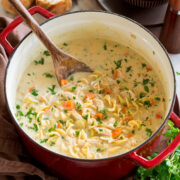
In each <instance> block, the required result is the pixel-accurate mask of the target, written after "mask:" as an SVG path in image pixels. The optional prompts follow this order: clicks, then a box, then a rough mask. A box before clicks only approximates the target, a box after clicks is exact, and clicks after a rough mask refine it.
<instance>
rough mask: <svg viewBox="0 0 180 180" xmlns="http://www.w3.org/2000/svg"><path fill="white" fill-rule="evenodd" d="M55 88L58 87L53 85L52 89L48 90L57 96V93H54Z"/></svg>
mask: <svg viewBox="0 0 180 180" xmlns="http://www.w3.org/2000/svg"><path fill="white" fill-rule="evenodd" d="M55 87H56V85H52V87H51V88H50V87H48V89H49V90H50V91H51V94H53V95H54V94H56V92H55V91H54V90H55Z"/></svg>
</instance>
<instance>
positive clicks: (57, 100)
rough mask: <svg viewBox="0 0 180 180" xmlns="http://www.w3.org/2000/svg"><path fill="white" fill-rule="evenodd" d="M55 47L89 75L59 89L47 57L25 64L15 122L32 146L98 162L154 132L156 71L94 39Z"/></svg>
mask: <svg viewBox="0 0 180 180" xmlns="http://www.w3.org/2000/svg"><path fill="white" fill-rule="evenodd" d="M59 47H60V48H62V49H63V50H64V51H65V52H67V53H69V54H72V55H73V56H75V57H76V58H78V59H79V60H81V61H83V62H85V63H86V64H88V65H89V66H90V67H91V68H92V69H93V70H94V72H93V73H77V74H73V75H72V76H70V77H69V78H68V79H67V80H63V81H61V82H60V83H61V87H60V86H59V85H58V82H57V80H56V77H55V73H54V67H53V63H52V60H51V56H50V54H49V52H48V51H46V50H45V51H41V52H40V53H39V54H38V55H37V57H36V59H30V61H31V63H30V65H29V67H28V68H27V69H26V71H25V72H24V75H23V76H22V78H21V81H20V83H19V87H18V91H17V92H18V93H17V98H16V109H17V112H16V117H17V120H18V123H19V124H20V126H22V129H23V130H24V131H25V132H26V133H27V134H28V135H29V136H30V137H31V138H32V139H34V140H35V141H36V142H37V143H39V144H41V145H42V146H44V147H46V148H48V149H50V150H52V151H54V152H57V153H60V154H64V155H67V156H71V157H75V158H87V159H98V158H104V157H111V156H114V155H118V154H121V153H124V152H127V151H129V150H131V149H133V148H135V147H136V146H138V145H140V144H141V143H143V142H144V141H145V140H146V139H147V138H149V137H150V136H151V135H152V134H153V133H154V132H155V131H156V130H157V129H158V128H159V127H160V125H161V124H162V122H163V119H164V115H165V110H166V104H165V101H166V99H165V92H164V87H163V85H162V83H161V81H160V79H159V75H158V73H157V72H158V71H157V69H154V67H152V66H151V65H150V64H149V63H148V62H147V61H146V60H145V59H144V58H143V57H142V56H141V55H140V54H138V53H136V52H135V51H133V50H132V49H131V48H129V47H125V46H123V45H121V44H118V43H117V42H112V41H108V40H104V39H98V38H91V39H84V38H83V39H81V38H80V39H76V40H72V41H68V42H63V43H62V44H60V45H59ZM156 68H157V67H156Z"/></svg>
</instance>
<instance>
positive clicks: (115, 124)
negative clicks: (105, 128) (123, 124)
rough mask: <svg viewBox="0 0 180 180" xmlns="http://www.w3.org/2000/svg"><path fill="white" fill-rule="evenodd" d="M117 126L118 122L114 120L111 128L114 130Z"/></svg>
mask: <svg viewBox="0 0 180 180" xmlns="http://www.w3.org/2000/svg"><path fill="white" fill-rule="evenodd" d="M117 125H118V120H116V121H115V122H114V124H113V126H114V127H115V128H116V127H117Z"/></svg>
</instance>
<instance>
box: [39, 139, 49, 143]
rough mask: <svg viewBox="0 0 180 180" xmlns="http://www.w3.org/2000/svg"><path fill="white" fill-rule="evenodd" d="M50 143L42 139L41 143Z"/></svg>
mask: <svg viewBox="0 0 180 180" xmlns="http://www.w3.org/2000/svg"><path fill="white" fill-rule="evenodd" d="M47 141H48V139H42V140H41V141H40V143H46V142H47Z"/></svg>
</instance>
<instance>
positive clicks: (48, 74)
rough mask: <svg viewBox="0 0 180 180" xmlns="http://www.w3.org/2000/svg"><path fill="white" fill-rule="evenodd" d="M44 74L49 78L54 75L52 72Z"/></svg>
mask: <svg viewBox="0 0 180 180" xmlns="http://www.w3.org/2000/svg"><path fill="white" fill-rule="evenodd" d="M43 76H45V77H47V78H52V77H53V75H52V74H50V73H44V74H43Z"/></svg>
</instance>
